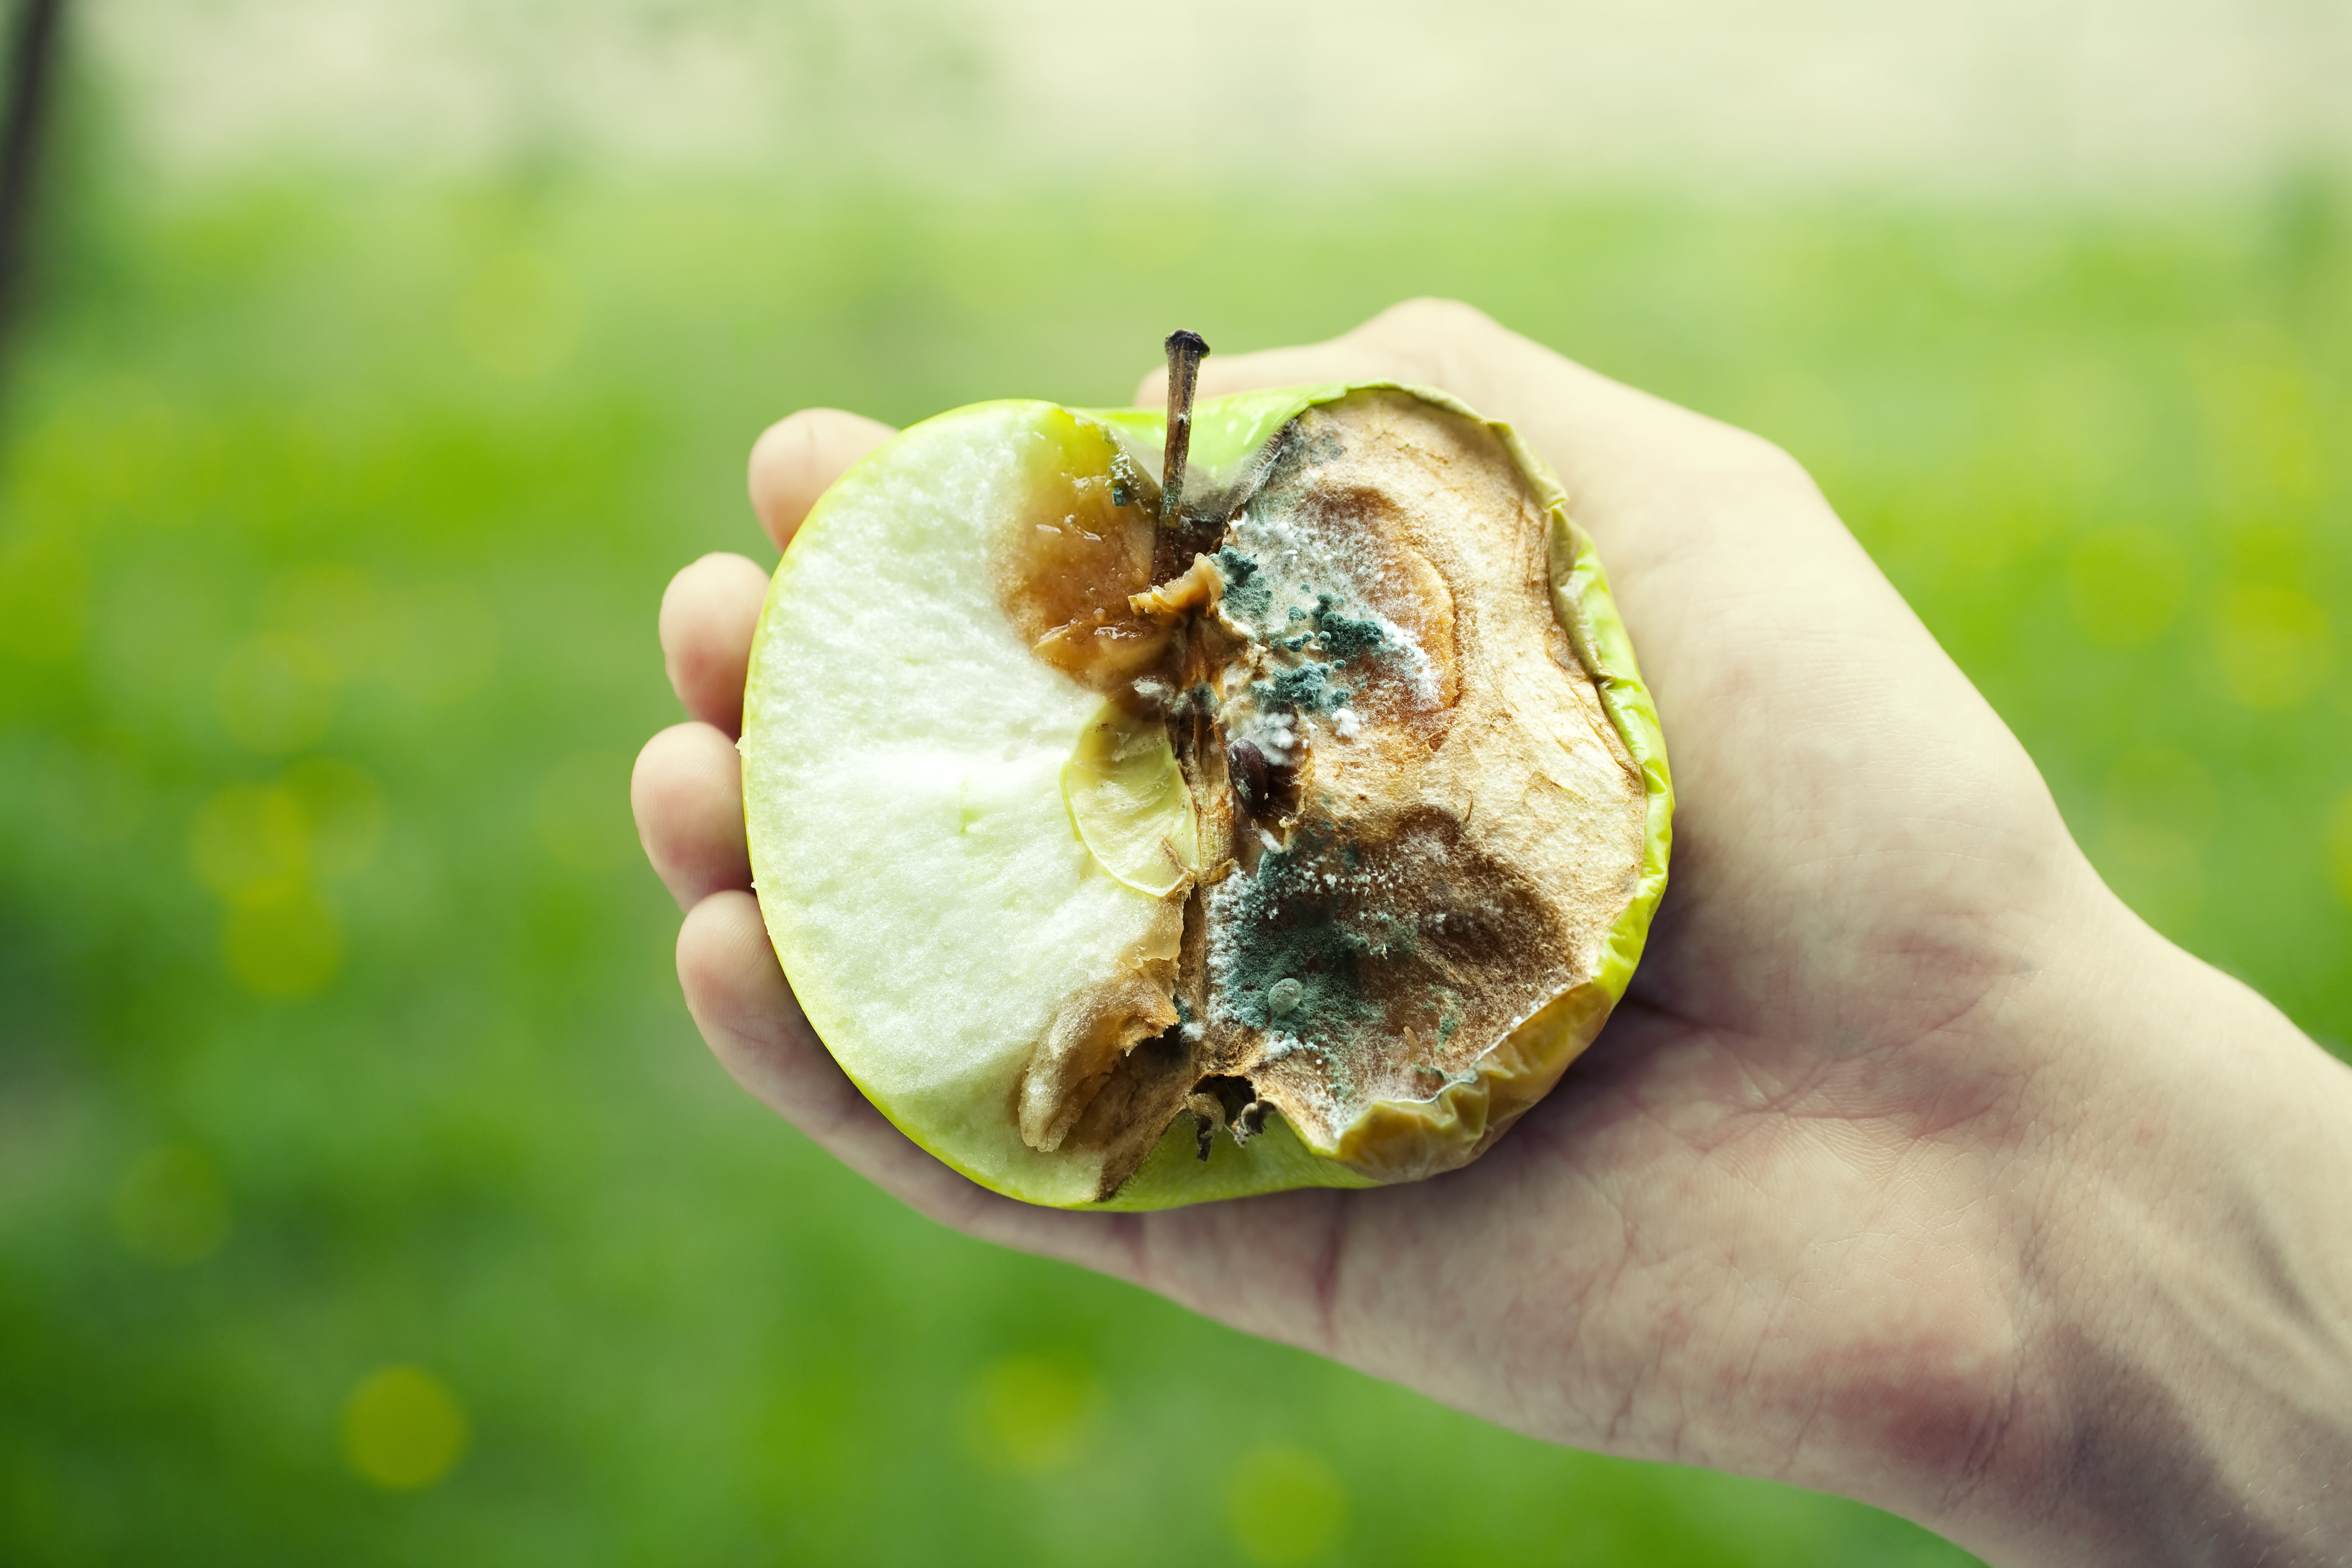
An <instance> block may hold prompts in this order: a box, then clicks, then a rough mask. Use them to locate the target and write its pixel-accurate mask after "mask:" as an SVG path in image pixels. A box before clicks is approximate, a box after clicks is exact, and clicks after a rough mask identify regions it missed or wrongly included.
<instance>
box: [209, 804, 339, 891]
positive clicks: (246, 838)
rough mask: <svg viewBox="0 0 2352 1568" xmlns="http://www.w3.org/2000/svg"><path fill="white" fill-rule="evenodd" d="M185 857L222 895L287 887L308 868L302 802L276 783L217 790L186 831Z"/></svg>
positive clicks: (307, 824)
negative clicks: (186, 854)
mask: <svg viewBox="0 0 2352 1568" xmlns="http://www.w3.org/2000/svg"><path fill="white" fill-rule="evenodd" d="M188 859H189V862H190V863H191V864H192V865H194V867H195V868H196V875H197V876H198V877H199V878H201V879H203V881H204V884H205V887H207V888H210V889H212V890H213V891H214V892H215V893H218V894H219V895H220V896H221V897H223V898H225V899H251V898H257V897H260V896H263V895H267V894H269V893H273V892H285V891H290V890H292V889H296V888H299V887H300V886H301V885H302V883H303V881H304V879H306V878H308V876H309V875H310V819H309V816H308V815H307V814H306V813H305V812H304V811H303V809H302V803H301V801H300V800H299V799H298V798H297V797H296V796H295V795H294V794H293V793H292V792H291V791H289V790H287V789H285V788H282V787H281V786H279V785H277V784H231V785H229V786H228V787H227V788H226V789H222V790H216V791H215V792H214V794H213V795H212V797H211V798H210V799H208V800H206V801H205V804H204V807H203V809H202V810H200V811H198V812H197V813H196V820H195V825H194V826H193V827H192V828H191V829H190V830H189V833H188Z"/></svg>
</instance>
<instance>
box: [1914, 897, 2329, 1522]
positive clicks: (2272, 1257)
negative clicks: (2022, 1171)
mask: <svg viewBox="0 0 2352 1568" xmlns="http://www.w3.org/2000/svg"><path fill="white" fill-rule="evenodd" d="M2106 902H2107V903H2108V905H2109V911H2108V913H2107V914H2106V915H2105V916H2104V917H2101V918H2099V919H2098V920H2097V921H2095V922H2094V924H2093V925H2092V927H2091V929H2094V930H2095V931H2099V932H2100V933H2101V934H2100V935H2099V937H2098V939H2097V940H2096V941H2095V942H2092V943H2090V944H2089V945H2088V946H2086V947H2085V948H2084V949H2083V950H2082V961H2081V962H2080V963H2077V964H2076V965H2075V966H2074V971H2073V972H2072V973H2069V974H2066V975H2064V976H2061V977H2058V980H2057V984H2056V985H2055V986H2054V987H2053V994H2052V995H2051V996H2049V997H2048V998H2046V1001H2047V1002H2048V1003H2049V1004H2050V1005H2049V1006H2047V1007H2046V1008H2045V1009H2043V1010H2042V1012H2041V1013H2040V1014H2039V1016H2038V1017H2037V1020H2036V1022H2035V1023H2034V1024H2033V1025H2032V1027H2034V1028H2036V1029H2037V1030H2039V1031H2040V1032H2041V1034H2042V1046H2043V1048H2044V1050H2045V1051H2046V1052H2047V1054H2048V1059H2049V1060H2050V1063H2051V1066H2050V1068H2049V1070H2047V1071H2045V1072H2043V1073H2042V1074H2040V1075H2038V1077H2039V1078H2040V1079H2041V1082H2040V1084H2039V1086H2038V1090H2037V1094H2038V1100H2039V1103H2040V1105H2041V1107H2042V1112H2041V1113H2039V1114H2035V1115H2033V1116H2032V1117H2031V1118H2030V1119H2029V1121H2028V1128H2029V1135H2030V1136H2032V1137H2034V1138H2035V1140H2036V1141H2037V1142H2040V1143H2042V1148H2041V1149H2040V1150H2039V1152H2037V1153H2036V1154H2035V1155H2034V1156H2033V1157H2032V1163H2031V1166H2030V1170H2031V1172H2032V1178H2031V1180H2030V1182H2029V1183H2028V1184H2027V1186H2028V1187H2029V1189H2030V1190H2031V1192H2032V1196H2031V1199H2030V1201H2029V1202H2028V1203H2027V1205H2025V1208H2026V1214H2025V1217H2024V1219H2023V1221H2022V1223H2023V1224H2024V1225H2025V1226H2026V1227H2027V1228H2026V1232H2025V1236H2024V1238H2023V1241H2024V1245H2023V1247H2022V1252H2021V1268H2020V1275H2019V1281H2020V1289H2019V1328H2020V1333H2021V1352H2020V1355H2019V1358H2018V1364H2017V1370H2016V1376H2017V1384H2016V1390H2015V1394H2014V1396H2013V1398H2012V1399H2011V1419H2010V1420H2009V1421H2008V1422H2007V1424H2006V1425H2005V1427H2004V1429H2003V1433H2002V1436H2001V1439H2000V1445H1999V1447H1998V1449H1997V1451H1996V1452H1995V1454H1994V1456H1993V1458H1992V1459H1991V1461H1990V1465H1989V1466H1988V1468H1987V1470H1986V1472H1985V1476H1984V1484H1983V1485H1982V1486H1981V1487H1979V1489H1978V1490H1977V1491H1976V1492H1975V1493H1974V1494H1972V1495H1971V1496H1970V1497H1969V1498H1968V1499H1966V1500H1959V1502H1958V1508H1957V1509H1956V1510H1955V1515H1954V1518H1953V1519H1952V1520H1950V1521H1948V1522H1947V1523H1946V1525H1945V1528H1947V1529H1948V1530H1950V1531H1952V1532H1953V1533H1954V1534H1955V1535H1956V1537H1957V1538H1958V1539H1960V1540H1962V1541H1963V1542H1972V1543H1980V1544H1979V1550H1981V1551H1985V1552H1990V1554H1992V1555H1993V1556H1994V1557H1995V1559H1996V1560H1998V1561H2003V1562H2010V1561H2014V1562H2020V1563H2043V1562H2047V1563H2068V1564H2077V1563H2109V1562H2112V1563H2133V1564H2161V1563H2240V1562H2263V1563H2277V1564H2289V1563H2340V1562H2342V1561H2344V1559H2345V1554H2346V1553H2347V1551H2352V1489H2347V1488H2346V1487H2345V1486H2344V1485H2343V1478H2344V1477H2345V1476H2347V1475H2352V1245H2347V1239H2346V1237H2347V1226H2346V1223H2345V1220H2346V1209H2347V1203H2352V1071H2347V1068H2345V1067H2344V1066H2343V1064H2341V1063H2338V1062H2336V1061H2335V1060H2333V1059H2332V1058H2328V1057H2327V1056H2326V1054H2325V1053H2323V1052H2322V1051H2320V1050H2319V1049H2318V1047H2315V1046H2314V1045H2313V1044H2312V1043H2311V1041H2310V1040H2308V1039H2307V1038H2305V1037H2304V1036H2303V1035H2302V1034H2301V1033H2300V1032H2299V1031H2297V1030H2296V1029H2295V1028H2294V1026H2293V1025H2292V1024H2290V1023H2289V1022H2288V1021H2287V1020H2286V1019H2285V1018H2284V1016H2281V1015H2280V1014H2279V1013H2278V1012H2277V1010H2276V1009H2275V1008H2273V1007H2272V1006H2271V1005H2269V1004H2268V1003H2266V1002H2264V1001H2263V999H2262V998H2261V997H2259V996H2257V995H2255V994H2253V993H2252V992H2251V991H2249V990H2248V989H2246V988H2245V987H2244V986H2243V985H2241V984H2238V983H2237V982H2235V981H2233V980H2231V979H2229V978H2228V977H2227V976H2224V975H2222V974H2221V973H2218V972H2216V971H2214V970H2213V969H2211V968H2210V967H2209V966H2208V965H2206V964H2204V963H2200V962H2199V961H2198V960H2196V959H2194V958H2192V957H2190V956H2189V954H2187V953H2184V952H2181V951H2180V950H2179V949H2178V948H2175V947H2173V946H2172V945H2171V944H2170V943H2168V942H2164V941H2163V940H2162V939H2161V938H2159V937H2158V936H2157V935H2155V933H2153V932H2152V931H2148V930H2147V927H2146V926H2145V925H2143V924H2141V923H2140V922H2139V921H2137V920H2136V919H2134V918H2132V917H2131V916H2129V915H2128V914H2127V913H2126V912H2125V911H2123V910H2121V908H2120V906H2119V905H2115V904H2114V903H2113V900H2106ZM2045 1129H2046V1130H2053V1131H2047V1132H2044V1131H2041V1130H2045Z"/></svg>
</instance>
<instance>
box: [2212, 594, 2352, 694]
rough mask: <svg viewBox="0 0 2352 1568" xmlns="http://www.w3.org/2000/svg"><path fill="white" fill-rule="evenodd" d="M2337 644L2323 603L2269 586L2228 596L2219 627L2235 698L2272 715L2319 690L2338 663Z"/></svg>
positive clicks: (2219, 655) (2218, 642) (2216, 639)
mask: <svg viewBox="0 0 2352 1568" xmlns="http://www.w3.org/2000/svg"><path fill="white" fill-rule="evenodd" d="M2335 640H2336V639H2335V628H2334V627H2332V626H2329V625H2328V622H2327V612H2326V609H2324V608H2323V607H2322V606H2321V605H2320V603H2319V601H2318V600H2316V599H2315V598H2313V597H2312V596H2311V595H2308V594H2306V593H2304V592H2303V591H2302V590H2301V589H2299V588H2281V587H2274V586H2271V585H2268V584H2250V585H2246V586H2242V587H2237V588H2232V589H2231V590H2230V592H2229V593H2228V594H2226V595H2223V597H2222V600H2221V617H2220V619H2219V620H2218V621H2217V622H2216V623H2215V626H2214V628H2213V651H2214V655H2215V658H2216V659H2217V660H2218V662H2219V664H2220V666H2221V678H2222V679H2223V680H2224V681H2225V682H2227V683H2228V686H2229V689H2230V695H2231V696H2232V697H2234V698H2236V699H2237V700H2239V701H2241V702H2242V703H2244V704H2245V705H2246V706H2247V707H2249V708H2253V709H2259V710H2263V711H2266V712H2274V711H2277V710H2282V709H2286V708H2293V707H2294V706H2295V705H2296V704H2297V703H2299V702H2302V701H2303V700H2305V699H2306V698H2308V697H2310V696H2311V694H2312V693H2313V692H2315V691H2316V690H2318V689H2319V686H2320V683H2321V682H2322V681H2323V680H2325V679H2326V678H2327V671H2328V668H2329V666H2330V665H2331V664H2333V663H2334V661H2335Z"/></svg>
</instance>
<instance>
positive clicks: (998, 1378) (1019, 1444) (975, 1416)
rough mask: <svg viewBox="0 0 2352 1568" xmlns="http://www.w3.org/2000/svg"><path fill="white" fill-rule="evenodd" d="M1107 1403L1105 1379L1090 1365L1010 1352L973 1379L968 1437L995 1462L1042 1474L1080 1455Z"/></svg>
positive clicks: (982, 1456)
mask: <svg viewBox="0 0 2352 1568" xmlns="http://www.w3.org/2000/svg"><path fill="white" fill-rule="evenodd" d="M1102 1405H1103V1391H1102V1385H1101V1384H1099V1383H1098V1382H1097V1381H1096V1379H1095V1377H1094V1375H1093V1373H1090V1372H1088V1371H1087V1369H1086V1368H1085V1367H1083V1366H1077V1365H1074V1364H1072V1363H1069V1362H1066V1361H1058V1360H1055V1359H1054V1358H1052V1357H1049V1356H1042V1355H1017V1356H1008V1357H1006V1358H1005V1359H1004V1360H1003V1361H1000V1362H996V1363H992V1364H991V1365H989V1366H987V1367H985V1368H983V1369H982V1372H981V1373H980V1375H979V1376H978V1377H977V1378H975V1379H973V1380H972V1384H971V1390H970V1392H969V1394H968V1395H967V1397H966V1399H965V1405H964V1415H965V1423H964V1439H965V1443H966V1446H967V1447H970V1448H971V1452H972V1455H973V1457H974V1458H978V1459H979V1460H980V1461H981V1462H982V1463H983V1464H985V1465H987V1466H989V1467H990V1468H994V1469H1000V1470H1008V1471H1011V1472H1012V1473H1013V1474H1015V1475H1024V1476H1035V1475H1043V1474H1045V1472H1047V1471H1049V1470H1055V1469H1059V1468H1061V1467H1063V1466H1065V1465H1067V1464H1069V1463H1070V1462H1071V1461H1072V1460H1074V1459H1076V1458H1077V1457H1078V1452H1079V1448H1080V1447H1081V1446H1082V1445H1083V1444H1084V1442H1085V1441H1086V1439H1087V1436H1089V1435H1090V1434H1091V1433H1092V1431H1093V1430H1094V1427H1095V1424H1096V1422H1097V1419H1098V1418H1099V1416H1100V1415H1101V1411H1102Z"/></svg>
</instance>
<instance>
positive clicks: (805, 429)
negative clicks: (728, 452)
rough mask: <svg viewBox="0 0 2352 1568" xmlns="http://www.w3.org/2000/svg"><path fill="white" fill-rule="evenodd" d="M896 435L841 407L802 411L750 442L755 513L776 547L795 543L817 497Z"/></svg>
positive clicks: (752, 494)
mask: <svg viewBox="0 0 2352 1568" xmlns="http://www.w3.org/2000/svg"><path fill="white" fill-rule="evenodd" d="M897 434H898V432H897V431H896V430H894V429H892V428H891V427H890V426H887V425H885V424H883V423H882V422H881V421H880V420H878V419H868V418H866V416H864V415H862V414H851V413H847V412H845V411H844V410H842V409H839V408H803V409H802V410H801V411H800V412H799V413H797V414H788V415H786V416H784V417H783V418H782V419H779V420H777V421H776V422H775V423H774V424H773V425H771V426H768V427H767V428H766V429H765V430H763V431H761V433H760V438H759V439H758V440H757V441H754V442H753V443H752V444H751V510H753V511H755V512H757V513H758V514H759V516H760V526H761V528H764V529H766V530H767V531H768V537H769V539H771V540H772V541H773V542H774V543H775V546H776V548H777V549H779V550H782V548H783V547H784V546H785V545H787V544H790V543H791V542H793V533H794V532H796V531H798V530H799V528H800V525H801V520H802V519H803V518H805V517H806V516H808V513H809V508H811V507H813V506H814V505H815V504H816V498H817V497H819V496H821V495H823V494H824V492H825V491H826V490H828V489H832V488H833V482H834V480H835V479H839V478H841V476H842V475H843V474H844V473H845V472H846V471H847V470H848V468H849V465H850V464H852V463H854V462H856V461H857V459H858V458H862V457H864V456H866V453H868V452H870V451H872V450H874V448H875V447H879V446H880V445H881V444H882V443H883V442H885V441H887V440H888V439H889V438H890V437H893V436H895V435H897Z"/></svg>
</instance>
